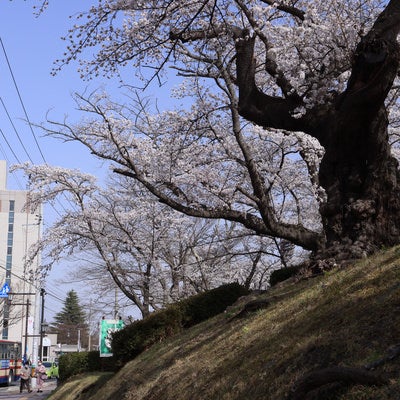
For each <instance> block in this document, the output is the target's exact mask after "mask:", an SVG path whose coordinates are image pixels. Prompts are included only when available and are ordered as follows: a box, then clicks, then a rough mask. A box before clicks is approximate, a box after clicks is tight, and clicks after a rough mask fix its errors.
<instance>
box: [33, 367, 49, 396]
mask: <svg viewBox="0 0 400 400" xmlns="http://www.w3.org/2000/svg"><path fill="white" fill-rule="evenodd" d="M35 375H36V386H37V388H38V390H37V391H38V392H43V390H42V389H43V384H44V381H45V380H46V379H47V374H46V367H45V366H44V365H43V364H42V362H41V361H40V360H39V361H38V364H37V368H36V374H35Z"/></svg>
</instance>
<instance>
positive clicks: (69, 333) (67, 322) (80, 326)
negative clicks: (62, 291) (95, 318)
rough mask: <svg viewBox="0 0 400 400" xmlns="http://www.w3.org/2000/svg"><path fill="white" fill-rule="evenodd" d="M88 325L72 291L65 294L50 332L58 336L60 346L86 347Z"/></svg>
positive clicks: (77, 299) (76, 296) (75, 294)
mask: <svg viewBox="0 0 400 400" xmlns="http://www.w3.org/2000/svg"><path fill="white" fill-rule="evenodd" d="M88 329H89V328H88V324H87V322H86V314H85V311H84V309H83V308H82V306H81V305H80V304H79V298H78V295H77V293H76V292H75V291H74V290H71V291H69V292H68V293H67V297H66V299H65V301H64V306H63V308H62V310H61V311H60V312H58V313H57V314H56V315H55V317H54V322H53V323H52V324H51V331H52V332H55V333H57V334H58V338H57V340H58V342H59V343H62V344H76V345H77V344H78V341H79V342H80V345H81V346H82V347H86V345H87V333H88Z"/></svg>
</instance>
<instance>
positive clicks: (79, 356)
mask: <svg viewBox="0 0 400 400" xmlns="http://www.w3.org/2000/svg"><path fill="white" fill-rule="evenodd" d="M116 369H117V368H116V366H115V359H114V357H100V352H98V351H89V352H80V353H64V354H63V355H61V356H60V359H59V379H60V380H61V381H66V380H67V379H68V378H70V377H71V376H73V375H78V374H81V373H83V372H91V371H110V372H111V371H115V370H116Z"/></svg>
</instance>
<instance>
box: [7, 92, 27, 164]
mask: <svg viewBox="0 0 400 400" xmlns="http://www.w3.org/2000/svg"><path fill="white" fill-rule="evenodd" d="M0 102H1V104H2V106H3V108H4V111H5V112H6V115H7V117H8V120H9V121H10V124H11V126H12V127H13V129H14V132H15V134H16V135H17V138H18V141H19V143H20V144H21V146H22V148H23V149H24V151H25V154H26V155H27V156H28V158H29V161H30V162H31V163H32V164H33V161H32V158H31V156H30V155H29V153H28V150H27V149H26V147H25V145H24V142H23V141H22V139H21V136H20V135H19V133H18V131H17V129H16V128H15V125H14V122H13V121H12V118H11V116H10V113H9V112H8V110H7V107H6V105H5V103H4V101H3V98H2V97H0Z"/></svg>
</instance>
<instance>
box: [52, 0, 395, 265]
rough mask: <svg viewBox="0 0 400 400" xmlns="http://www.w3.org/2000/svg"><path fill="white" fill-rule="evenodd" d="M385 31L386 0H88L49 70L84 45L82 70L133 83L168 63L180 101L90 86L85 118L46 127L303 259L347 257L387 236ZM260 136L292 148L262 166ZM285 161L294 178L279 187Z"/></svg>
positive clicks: (388, 63)
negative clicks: (173, 106)
mask: <svg viewBox="0 0 400 400" xmlns="http://www.w3.org/2000/svg"><path fill="white" fill-rule="evenodd" d="M399 29H400V5H399V3H398V1H395V0H391V1H379V0H362V1H361V0H340V1H339V0H330V1H325V0H324V1H322V0H312V1H310V0H307V1H306V0H278V1H273V0H251V1H246V2H243V1H242V0H235V1H226V0H213V1H210V0H200V1H197V2H192V1H187V0H179V1H178V0H168V1H165V0H160V1H158V2H157V3H154V2H151V1H146V0H104V1H100V2H99V4H98V5H97V6H93V7H92V8H91V9H90V10H89V11H88V12H86V13H83V14H82V15H81V17H80V19H79V18H78V21H77V24H76V25H74V26H73V27H72V28H71V31H70V32H69V39H68V40H69V41H70V43H69V45H68V47H67V52H66V55H65V57H64V58H63V59H60V60H58V64H57V67H56V70H57V68H61V67H62V66H64V65H65V64H67V63H69V62H70V61H72V60H75V59H76V58H79V56H80V53H82V55H83V54H84V51H85V49H87V48H90V47H93V49H94V50H95V55H94V56H93V57H92V58H91V59H88V60H87V59H86V60H85V59H83V60H82V61H81V73H82V76H83V77H89V78H90V76H93V75H98V74H105V75H106V76H109V77H112V76H115V75H118V73H119V72H120V71H121V70H122V69H123V68H125V67H127V66H129V67H130V68H131V69H132V73H134V74H135V75H136V76H137V77H139V78H140V79H142V80H143V87H144V88H146V87H148V85H150V84H151V82H152V81H154V80H158V81H159V82H162V81H163V80H164V79H167V78H168V76H169V75H170V72H169V71H170V70H171V68H172V69H173V70H175V71H176V72H177V74H178V75H179V76H180V77H182V79H183V84H182V85H181V86H180V87H179V88H178V89H176V90H175V91H174V93H173V94H174V96H177V97H180V98H188V99H189V101H188V104H189V106H188V107H186V108H184V107H182V108H181V109H178V110H170V111H165V112H161V113H157V112H155V113H150V112H149V110H147V109H146V108H145V107H136V108H135V107H133V106H131V105H118V104H116V103H110V102H108V101H107V100H105V99H104V98H102V99H99V98H93V97H92V98H89V99H86V100H87V103H86V106H85V107H86V111H87V112H88V113H91V114H92V115H93V117H97V119H96V118H94V120H91V121H88V122H87V123H85V122H83V123H82V124H80V125H77V126H75V127H74V129H71V127H69V126H66V127H65V128H66V129H64V130H62V129H61V130H59V131H58V132H56V131H55V129H54V130H53V133H54V134H59V135H61V136H62V137H64V138H67V139H71V140H78V141H80V142H82V143H83V144H84V145H86V146H87V147H89V148H90V150H91V151H92V152H93V153H94V154H95V155H96V156H97V157H100V158H103V159H108V160H111V161H112V162H113V165H114V170H115V172H117V173H119V174H123V175H125V176H128V177H131V178H132V179H133V180H136V181H138V182H140V183H141V184H142V185H143V187H145V188H147V190H149V191H150V192H151V193H152V194H153V195H154V196H156V197H158V198H159V200H160V201H161V202H163V203H165V204H167V205H168V206H170V207H172V208H174V209H175V210H178V211H180V212H182V213H185V214H187V215H190V216H195V217H202V218H211V219H225V220H228V221H233V222H236V223H239V224H241V225H243V226H244V227H245V228H246V229H249V230H252V231H253V232H255V233H257V234H259V235H265V236H271V237H277V238H281V239H284V240H286V241H289V242H291V243H293V244H295V245H297V246H301V247H303V248H304V249H308V250H311V251H312V252H313V255H314V257H315V258H316V259H322V258H324V259H331V261H332V263H334V262H337V263H340V262H345V261H348V260H352V259H355V258H359V257H362V256H364V255H367V254H370V253H373V252H374V251H376V250H377V249H379V248H380V247H382V246H388V245H394V244H397V243H399V239H400V231H399V222H400V221H399V217H400V214H399V209H400V201H399V198H400V197H399V172H398V162H397V160H396V158H395V157H394V156H393V155H392V152H391V148H392V146H391V144H392V143H394V142H395V140H392V141H391V140H390V139H389V133H392V132H391V131H390V130H389V129H388V126H389V123H390V120H392V121H393V122H395V121H396V120H398V111H397V104H398V101H397V96H398V85H397V81H396V80H397V74H398V66H399V45H398V41H397V36H398V33H399ZM169 67H170V68H169ZM55 72H57V71H55ZM168 74H169V75H168ZM85 107H84V108H85ZM127 111H129V112H127ZM96 122H97V123H96ZM61 125H62V124H61ZM49 130H50V131H51V130H52V129H49ZM275 140H286V141H288V142H290V143H291V146H292V147H291V151H292V155H291V156H289V155H285V157H283V158H281V159H282V160H283V161H282V163H281V165H280V168H278V169H276V168H275V166H271V163H270V158H269V157H268V156H267V153H268V149H269V144H270V142H271V141H275ZM296 156H297V159H296ZM295 160H296V161H297V163H296V162H294V161H295ZM294 165H297V166H299V165H300V166H301V167H300V170H296V171H295V172H296V173H295V174H293V172H294V171H293V169H292V170H291V168H293V166H294ZM299 172H303V173H305V174H306V175H304V174H303V175H301V174H300V173H299ZM285 174H286V177H289V178H290V177H293V180H296V179H297V180H298V182H296V183H293V184H292V185H290V184H289V185H288V184H287V182H288V181H286V182H285V184H284V185H283V184H281V183H282V182H283V175H285ZM300 177H302V178H300ZM299 179H300V182H299ZM289 182H290V180H289ZM294 188H296V190H295V189H294ZM312 197H313V198H312ZM296 206H297V208H296ZM313 213H315V216H312V215H313Z"/></svg>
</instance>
